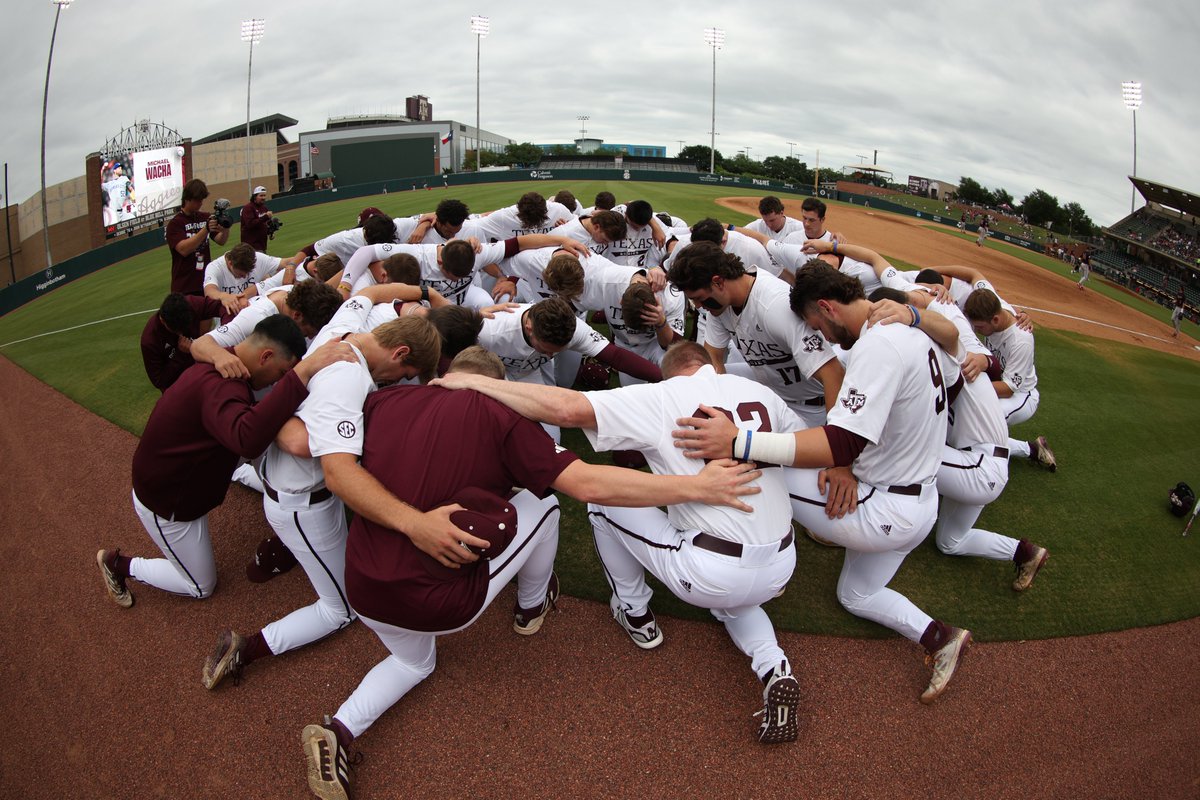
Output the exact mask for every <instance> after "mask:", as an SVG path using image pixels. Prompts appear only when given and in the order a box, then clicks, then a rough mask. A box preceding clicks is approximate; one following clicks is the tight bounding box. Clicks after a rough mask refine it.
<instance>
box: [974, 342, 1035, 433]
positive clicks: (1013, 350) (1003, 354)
mask: <svg viewBox="0 0 1200 800" xmlns="http://www.w3.org/2000/svg"><path fill="white" fill-rule="evenodd" d="M985 344H987V346H988V349H990V350H991V351H992V354H993V355H995V356H996V358H997V359H998V360H999V361H1000V368H1001V369H1002V370H1003V374H1002V375H1001V380H1002V381H1004V382H1005V383H1006V384H1008V387H1009V388H1010V389H1012V392H1013V393H1012V396H1011V397H1002V398H1000V408H1001V409H1002V410H1003V411H1004V418H1005V419H1006V420H1008V425H1009V427H1012V426H1013V425H1017V424H1019V423H1021V422H1024V421H1026V420H1027V419H1029V418H1030V417H1032V416H1033V415H1034V413H1036V412H1037V409H1038V403H1039V401H1040V399H1041V395H1040V393H1039V392H1038V388H1037V369H1036V368H1035V367H1034V364H1033V334H1032V333H1030V332H1029V331H1024V330H1021V328H1020V327H1019V326H1018V325H1017V324H1016V323H1015V322H1014V323H1013V324H1011V325H1009V326H1008V327H1007V328H1005V329H1004V330H1002V331H995V332H993V333H991V334H990V335H988V336H987V337H985Z"/></svg>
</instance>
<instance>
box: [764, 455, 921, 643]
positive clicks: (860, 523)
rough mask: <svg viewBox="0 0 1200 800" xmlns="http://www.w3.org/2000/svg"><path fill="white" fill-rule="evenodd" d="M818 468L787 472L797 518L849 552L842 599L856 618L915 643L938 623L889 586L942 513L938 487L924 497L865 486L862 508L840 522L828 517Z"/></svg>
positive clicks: (840, 588) (860, 499)
mask: <svg viewBox="0 0 1200 800" xmlns="http://www.w3.org/2000/svg"><path fill="white" fill-rule="evenodd" d="M819 472H820V470H815V469H788V470H786V477H787V485H788V493H789V494H790V495H791V498H792V517H793V518H794V519H795V520H796V521H797V522H799V523H800V524H801V525H803V526H804V527H805V528H807V529H808V530H810V531H812V532H813V533H814V534H816V535H817V536H820V537H821V538H822V539H826V540H828V541H831V542H834V543H835V544H840V545H842V546H843V547H845V548H846V556H845V560H844V561H843V562H842V573H841V575H840V576H839V577H838V585H837V597H838V602H839V603H841V604H842V607H843V608H845V609H846V610H847V611H849V612H850V613H851V614H854V615H855V616H857V617H862V618H864V619H869V620H871V621H872V622H877V623H879V624H880V625H884V626H886V627H888V628H891V629H892V630H894V631H896V632H897V633H899V634H901V635H902V636H904V637H905V638H906V639H911V640H912V641H914V642H919V641H920V640H921V635H922V634H923V633H925V629H926V628H928V627H929V623H930V622H932V621H933V617H931V616H929V615H928V614H926V613H925V612H924V611H922V610H921V609H919V608H917V606H916V605H914V604H913V602H912V601H911V600H909V599H908V598H907V597H905V596H904V595H902V594H900V593H899V592H896V591H893V590H892V589H888V588H887V585H888V582H889V581H891V579H892V578H893V576H895V574H896V571H897V570H898V569H899V568H900V565H901V564H902V563H903V562H904V557H905V556H907V555H908V554H909V553H911V552H912V551H913V550H914V549H915V548H916V547H917V545H919V544H921V542H923V541H925V537H926V536H928V535H929V531H930V530H931V529H932V528H933V523H934V520H935V519H936V518H937V513H938V500H937V490H936V489H935V487H934V484H932V483H931V484H928V485H927V486H923V487H922V488H921V491H920V494H919V495H915V496H912V495H906V494H897V493H895V492H892V491H889V490H888V489H887V487H878V486H871V485H870V484H866V483H860V484H859V486H858V508H857V509H856V510H855V511H854V513H852V514H847V515H846V516H844V517H842V518H841V519H830V518H829V517H828V516H826V515H825V498H824V497H823V496H822V495H821V492H820V490H819V489H818V488H817V474H818V473H819Z"/></svg>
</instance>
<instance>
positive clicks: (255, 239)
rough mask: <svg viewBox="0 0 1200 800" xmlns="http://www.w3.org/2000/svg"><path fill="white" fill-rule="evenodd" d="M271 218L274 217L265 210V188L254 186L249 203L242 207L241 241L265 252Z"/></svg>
mask: <svg viewBox="0 0 1200 800" xmlns="http://www.w3.org/2000/svg"><path fill="white" fill-rule="evenodd" d="M272 216H274V215H273V214H272V213H271V211H270V210H269V209H268V208H267V190H266V188H265V187H263V186H255V187H254V194H252V195H251V196H250V202H249V203H246V205H244V206H242V228H241V233H240V234H239V235H240V236H241V240H242V241H243V242H245V243H246V244H248V245H250V246H251V247H253V248H254V249H255V250H257V251H258V252H260V253H265V252H267V239H268V238H269V236H270V233H271V228H270V223H271V217H272Z"/></svg>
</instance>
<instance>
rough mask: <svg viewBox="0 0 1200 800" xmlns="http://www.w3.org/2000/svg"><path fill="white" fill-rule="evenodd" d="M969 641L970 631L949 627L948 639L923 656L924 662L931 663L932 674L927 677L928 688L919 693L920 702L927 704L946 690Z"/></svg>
mask: <svg viewBox="0 0 1200 800" xmlns="http://www.w3.org/2000/svg"><path fill="white" fill-rule="evenodd" d="M970 643H971V632H970V631H968V630H965V629H964V628H951V629H950V640H949V641H948V642H946V643H945V644H944V645H942V646H941V648H939V649H938V651H937V652H935V653H933V654H932V655H928V656H926V657H925V663H927V664H932V665H933V676H932V677H930V679H929V686H928V688H926V689H925V691H924V692H923V693H922V694H921V702H922V703H925V704H926V705H928V704H930V703H932V702H933V701H934V700H936V699H938V697H939V696H940V695H941V693H942V692H944V691H946V684H948V683H950V679H951V678H953V677H954V670H956V669H957V668H958V662H959V661H960V660H961V659H962V654H963V653H964V652H966V650H967V645H968V644H970Z"/></svg>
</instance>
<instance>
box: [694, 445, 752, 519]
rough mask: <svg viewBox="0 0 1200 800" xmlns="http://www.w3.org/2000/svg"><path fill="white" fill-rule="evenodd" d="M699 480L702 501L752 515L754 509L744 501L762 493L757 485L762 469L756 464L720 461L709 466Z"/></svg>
mask: <svg viewBox="0 0 1200 800" xmlns="http://www.w3.org/2000/svg"><path fill="white" fill-rule="evenodd" d="M699 477H700V480H701V485H702V489H701V491H702V494H701V496H700V497H699V498H698V499H699V501H700V502H704V503H708V504H709V505H715V506H729V507H730V508H736V509H737V510H738V511H746V512H750V511H753V510H754V509H753V508H751V507H750V506H748V505H746V504H745V503H743V502H742V501H741V499H740V498H742V497H745V496H747V495H752V494H758V493H759V492H761V491H762V488H761V487H759V486H754V485H753V483H754V481H756V480H758V479H759V478H760V477H762V470H761V469H759V468H758V465H757V464H755V463H754V462H752V461H735V460H734V459H732V458H718V459H715V460H713V461H710V462H708V463H707V464H705V465H704V469H702V470H700V475H699Z"/></svg>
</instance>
